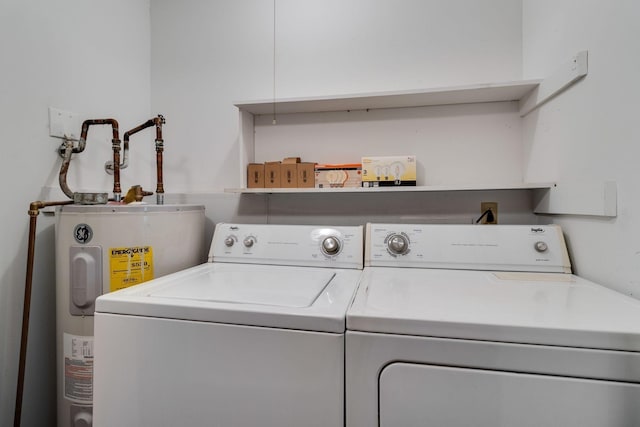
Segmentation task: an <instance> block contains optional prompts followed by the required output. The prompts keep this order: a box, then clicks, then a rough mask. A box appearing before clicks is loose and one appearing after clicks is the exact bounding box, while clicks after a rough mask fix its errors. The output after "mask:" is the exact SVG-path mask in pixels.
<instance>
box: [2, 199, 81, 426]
mask: <svg viewBox="0 0 640 427" xmlns="http://www.w3.org/2000/svg"><path fill="white" fill-rule="evenodd" d="M72 203H73V200H65V201H62V202H31V204H30V205H29V246H28V249H27V275H26V278H25V284H24V306H23V309H22V334H21V338H20V361H19V364H18V385H17V388H16V406H15V412H14V417H13V425H14V427H20V421H21V417H22V395H23V392H24V373H25V366H26V362H27V342H28V338H29V312H30V311H31V289H32V287H33V260H34V256H35V245H36V226H37V220H38V219H37V218H38V214H40V209H42V208H45V207H48V206H61V205H70V204H72Z"/></svg>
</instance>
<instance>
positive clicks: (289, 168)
mask: <svg viewBox="0 0 640 427" xmlns="http://www.w3.org/2000/svg"><path fill="white" fill-rule="evenodd" d="M280 186H281V187H282V188H297V187H298V165H297V163H284V162H283V163H282V164H281V165H280Z"/></svg>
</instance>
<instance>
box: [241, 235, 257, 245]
mask: <svg viewBox="0 0 640 427" xmlns="http://www.w3.org/2000/svg"><path fill="white" fill-rule="evenodd" d="M255 242H256V238H255V237H253V236H249V237H245V239H244V240H243V241H242V243H243V244H244V246H245V248H250V247H252V246H253V244H254V243H255Z"/></svg>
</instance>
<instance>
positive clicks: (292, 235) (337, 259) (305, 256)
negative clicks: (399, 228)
mask: <svg viewBox="0 0 640 427" xmlns="http://www.w3.org/2000/svg"><path fill="white" fill-rule="evenodd" d="M363 248H364V230H363V227H362V226H350V227H346V226H343V227H331V226H309V225H273V224H228V223H220V224H217V225H216V228H215V231H214V235H213V240H212V242H211V249H210V251H209V261H210V262H216V261H221V262H239V263H252V264H274V265H300V266H317V267H322V266H331V267H340V268H362V266H363V258H364V257H363V250H364V249H363Z"/></svg>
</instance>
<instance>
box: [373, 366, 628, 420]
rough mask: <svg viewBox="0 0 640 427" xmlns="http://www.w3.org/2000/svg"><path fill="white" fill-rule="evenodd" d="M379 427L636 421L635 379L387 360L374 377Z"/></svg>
mask: <svg viewBox="0 0 640 427" xmlns="http://www.w3.org/2000/svg"><path fill="white" fill-rule="evenodd" d="M379 390H380V426H384V427H397V426H418V425H419V426H474V427H499V426H503V427H511V426H519V427H540V426H563V427H573V426H575V427H602V426H608V427H622V426H625V427H626V426H637V425H640V405H638V402H640V385H638V384H633V383H623V382H614V381H602V380H589V379H577V378H568V377H558V376H546V375H532V374H523V373H515V372H502V371H490V370H482V369H463V368H455V367H443V366H432V365H422V364H410V363H393V364H391V365H389V366H387V367H386V368H385V369H384V370H383V372H382V374H381V375H380V384H379Z"/></svg>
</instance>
